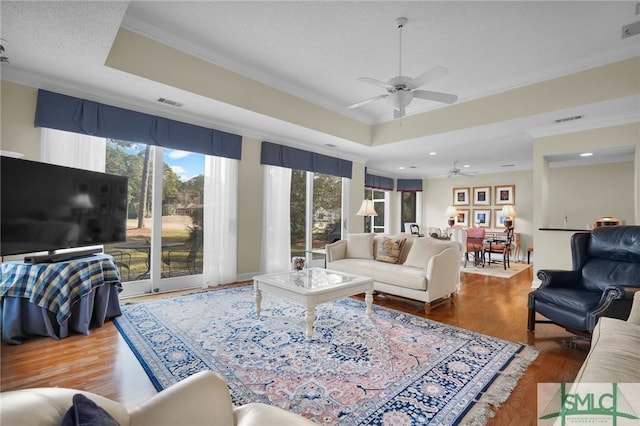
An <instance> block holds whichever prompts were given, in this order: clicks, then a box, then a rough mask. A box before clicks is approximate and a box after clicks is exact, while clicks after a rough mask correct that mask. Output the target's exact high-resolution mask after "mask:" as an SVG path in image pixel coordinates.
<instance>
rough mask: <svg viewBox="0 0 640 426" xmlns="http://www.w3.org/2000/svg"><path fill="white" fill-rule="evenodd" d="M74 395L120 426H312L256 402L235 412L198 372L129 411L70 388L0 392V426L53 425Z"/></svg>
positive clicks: (213, 379) (219, 383)
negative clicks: (86, 399)
mask: <svg viewBox="0 0 640 426" xmlns="http://www.w3.org/2000/svg"><path fill="white" fill-rule="evenodd" d="M78 393H81V394H83V395H85V396H87V397H88V398H89V399H90V400H92V401H93V402H95V403H96V404H98V406H99V407H100V408H102V409H104V410H105V411H106V412H107V413H108V414H109V415H110V416H111V417H113V419H115V420H116V421H117V422H118V423H119V424H120V425H122V426H127V425H131V426H164V425H166V426H176V425H194V426H195V425H198V426H199V425H212V426H214V425H215V426H234V425H238V426H241V425H252V426H260V425H265V426H271V425H301V426H312V425H314V424H315V423H313V422H311V421H310V420H307V419H305V418H303V417H301V416H299V415H297V414H294V413H291V412H289V411H286V410H283V409H280V408H277V407H273V406H270V405H266V404H261V403H251V404H246V405H243V406H240V407H235V408H234V407H233V406H232V404H231V397H230V395H229V390H228V388H227V384H226V382H225V381H224V380H223V379H222V378H221V377H220V376H219V375H218V374H216V373H214V372H213V371H201V372H199V373H196V374H194V375H192V376H190V377H188V378H186V379H184V380H182V381H181V382H178V383H176V384H175V385H172V386H170V387H168V388H167V389H165V390H163V391H161V392H159V393H158V394H156V395H154V396H153V397H151V398H150V399H149V400H147V401H146V402H144V403H142V404H139V405H137V406H135V407H130V408H125V406H124V405H122V404H119V403H117V402H115V401H112V400H110V399H107V398H104V397H101V396H99V395H96V394H93V393H89V392H81V391H78V390H74V389H65V388H33V389H24V390H16V391H9V392H2V393H0V425H2V426H16V425H29V426H54V425H55V426H58V425H60V423H61V421H62V419H63V417H64V416H65V413H66V412H67V410H68V409H69V407H71V406H72V397H73V395H75V394H78ZM90 423H91V424H95V422H90ZM105 424H106V423H105Z"/></svg>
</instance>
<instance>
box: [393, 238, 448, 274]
mask: <svg viewBox="0 0 640 426" xmlns="http://www.w3.org/2000/svg"><path fill="white" fill-rule="evenodd" d="M447 247H449V244H447V243H441V242H439V241H438V240H435V239H433V238H429V237H422V238H416V239H415V240H413V245H412V246H411V250H410V251H409V254H408V255H407V260H405V261H404V264H403V265H405V266H413V267H415V268H426V267H427V265H428V264H429V260H431V258H432V257H433V256H435V255H436V254H439V253H440V252H442V251H443V250H444V249H446V248H447Z"/></svg>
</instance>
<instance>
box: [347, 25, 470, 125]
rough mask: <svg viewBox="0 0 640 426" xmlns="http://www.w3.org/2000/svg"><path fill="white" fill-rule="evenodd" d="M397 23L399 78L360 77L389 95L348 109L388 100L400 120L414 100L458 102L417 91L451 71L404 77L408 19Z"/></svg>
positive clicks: (438, 69) (444, 95)
mask: <svg viewBox="0 0 640 426" xmlns="http://www.w3.org/2000/svg"><path fill="white" fill-rule="evenodd" d="M395 22H396V25H397V27H398V31H399V33H400V53H399V61H398V62H399V67H398V68H399V70H398V76H397V77H393V78H392V79H390V80H389V81H387V82H386V83H385V82H384V81H380V80H376V79H374V78H370V77H360V78H359V79H358V80H360V81H363V82H365V83H370V84H374V85H376V86H379V87H382V88H384V89H386V90H387V93H383V94H381V95H377V96H374V97H372V98H368V99H365V100H363V101H360V102H356V103H355V104H352V105H349V106H348V107H347V108H358V107H361V106H363V105H366V104H369V103H371V102H374V101H377V100H380V99H387V101H388V102H389V103H390V104H391V106H393V118H400V117H404V115H405V113H406V110H405V108H406V107H407V106H408V105H409V104H410V103H411V101H412V100H413V98H420V99H427V100H430V101H436V102H443V103H446V104H452V103H454V102H455V101H457V100H458V96H457V95H452V94H449V93H441V92H432V91H429V90H416V89H417V88H418V87H421V86H423V85H425V84H426V83H428V82H430V81H433V80H436V79H438V78H440V77H443V76H445V75H447V74H448V73H449V71H448V70H447V69H446V68H444V67H439V66H438V67H435V68H432V69H430V70H429V71H426V72H424V73H422V74H420V75H419V76H418V77H416V78H410V77H406V76H403V75H402V28H403V27H404V26H405V24H406V23H407V18H398V19H396V21H395Z"/></svg>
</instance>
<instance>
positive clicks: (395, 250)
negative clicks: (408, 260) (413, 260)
mask: <svg viewBox="0 0 640 426" xmlns="http://www.w3.org/2000/svg"><path fill="white" fill-rule="evenodd" d="M404 241H405V240H404V238H402V239H398V240H396V239H393V238H389V237H383V238H382V242H381V243H380V244H378V251H377V252H376V260H377V261H379V262H386V263H398V259H399V258H400V253H401V252H402V246H403V245H404Z"/></svg>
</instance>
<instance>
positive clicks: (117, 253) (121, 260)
mask: <svg viewBox="0 0 640 426" xmlns="http://www.w3.org/2000/svg"><path fill="white" fill-rule="evenodd" d="M106 254H108V255H110V256H111V257H113V261H114V262H115V264H116V266H117V267H118V271H119V272H120V279H122V278H123V277H124V271H125V270H126V271H127V281H130V280H131V254H130V253H127V252H125V251H122V250H109V251H108V252H106Z"/></svg>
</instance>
